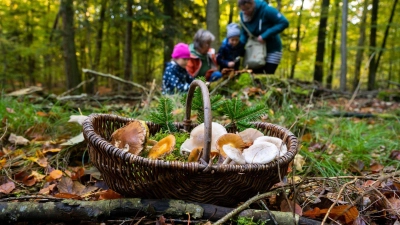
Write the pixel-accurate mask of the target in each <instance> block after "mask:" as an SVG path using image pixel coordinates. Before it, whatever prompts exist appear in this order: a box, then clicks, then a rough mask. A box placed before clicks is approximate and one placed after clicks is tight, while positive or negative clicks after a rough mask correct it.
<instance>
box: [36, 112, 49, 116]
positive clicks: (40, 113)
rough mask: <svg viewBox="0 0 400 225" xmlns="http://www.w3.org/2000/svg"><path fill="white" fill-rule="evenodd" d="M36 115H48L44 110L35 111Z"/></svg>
mask: <svg viewBox="0 0 400 225" xmlns="http://www.w3.org/2000/svg"><path fill="white" fill-rule="evenodd" d="M36 115H38V116H40V117H47V116H48V114H47V113H46V112H42V111H39V112H36Z"/></svg>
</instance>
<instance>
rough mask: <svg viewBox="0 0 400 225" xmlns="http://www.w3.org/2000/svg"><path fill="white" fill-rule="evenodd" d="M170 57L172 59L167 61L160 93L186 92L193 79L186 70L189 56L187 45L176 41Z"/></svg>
mask: <svg viewBox="0 0 400 225" xmlns="http://www.w3.org/2000/svg"><path fill="white" fill-rule="evenodd" d="M171 57H172V60H171V62H169V63H167V67H166V68H165V72H164V75H163V84H162V93H163V94H174V93H176V92H186V91H187V90H189V86H190V83H191V82H192V81H193V78H192V77H191V76H190V75H189V73H188V72H187V70H186V65H187V63H188V60H189V58H190V51H189V46H188V45H187V44H185V43H178V44H177V45H175V47H174V50H173V52H172V55H171Z"/></svg>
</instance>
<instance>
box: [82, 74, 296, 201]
mask: <svg viewBox="0 0 400 225" xmlns="http://www.w3.org/2000/svg"><path fill="white" fill-rule="evenodd" d="M197 86H198V87H200V88H201V91H202V95H203V105H204V121H205V137H206V138H205V145H204V146H205V147H204V151H205V154H203V158H202V159H203V160H202V161H203V162H209V154H207V153H209V152H210V146H211V132H212V131H211V107H210V99H209V93H208V89H207V87H206V86H205V84H204V83H203V82H201V81H197V80H195V81H194V82H192V84H191V86H190V89H189V92H188V97H187V100H186V105H187V108H186V119H185V121H184V123H176V124H175V125H176V126H177V128H178V129H179V130H180V129H185V130H187V131H191V129H192V128H194V127H195V126H196V124H191V121H190V120H189V119H188V118H190V113H191V102H192V98H193V93H194V90H195V89H196V87H197ZM131 120H133V119H131V118H124V117H119V116H115V115H109V114H92V115H90V116H89V117H88V118H87V119H86V121H85V122H84V123H83V134H84V136H85V139H86V141H87V142H88V144H89V154H90V160H91V161H92V163H93V164H94V165H95V166H96V167H97V168H98V169H99V170H100V172H101V173H102V175H103V178H104V180H105V182H106V183H107V185H108V186H109V187H110V188H111V189H113V190H115V191H117V192H118V193H120V194H123V195H124V196H126V197H140V198H153V199H161V198H169V199H182V200H187V201H195V202H201V203H210V204H216V205H221V206H234V205H235V204H237V203H239V202H241V201H246V200H247V199H249V198H251V197H253V196H254V195H256V194H257V193H263V192H265V191H268V190H269V189H270V188H271V186H272V185H273V184H275V183H278V182H279V180H280V179H279V177H283V176H285V175H286V174H287V169H288V165H289V163H290V162H291V161H292V160H293V159H294V156H295V155H296V153H297V151H298V148H297V138H296V137H295V136H294V135H293V133H291V132H290V131H289V130H287V129H285V128H283V127H280V126H277V125H274V124H270V123H263V122H256V123H254V125H255V127H256V128H257V129H258V130H260V131H261V132H263V133H264V134H265V135H269V136H274V137H278V138H281V139H283V140H284V143H285V144H286V145H287V147H288V152H287V153H286V154H285V155H284V156H282V157H280V158H279V159H278V160H274V161H272V162H270V163H268V164H265V165H259V164H245V165H229V164H228V165H215V164H211V163H208V164H207V163H197V162H196V163H194V162H191V163H188V162H179V161H163V160H152V159H148V158H143V157H140V156H136V155H133V154H131V153H129V152H126V151H123V150H121V149H119V148H116V147H114V146H112V145H111V144H110V142H109V141H110V139H111V134H112V133H113V132H114V131H115V130H116V129H118V128H120V127H122V126H124V125H125V124H127V123H128V122H129V121H131ZM147 125H148V127H149V131H150V134H155V133H156V132H158V131H159V130H160V127H159V126H158V125H157V124H154V123H151V122H147ZM228 132H235V131H233V130H231V131H229V130H228ZM279 171H280V172H279Z"/></svg>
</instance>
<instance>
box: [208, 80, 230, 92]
mask: <svg viewBox="0 0 400 225" xmlns="http://www.w3.org/2000/svg"><path fill="white" fill-rule="evenodd" d="M230 80H231V77H230V76H229V77H228V78H227V79H226V80H224V81H222V82H220V83H219V84H218V85H217V86H215V88H214V89H213V90H212V91H211V92H210V95H213V94H214V92H216V91H217V90H218V88H220V87H222V86H224V85H225V84H227V83H228V82H229V81H230Z"/></svg>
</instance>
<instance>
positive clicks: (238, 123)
mask: <svg viewBox="0 0 400 225" xmlns="http://www.w3.org/2000/svg"><path fill="white" fill-rule="evenodd" d="M222 111H223V112H225V114H226V115H227V116H228V117H229V119H230V120H231V122H230V123H229V124H227V125H226V127H227V128H231V127H232V128H234V129H235V130H239V131H241V130H244V129H246V128H249V127H252V125H251V124H250V122H253V121H257V120H259V119H260V117H261V116H263V115H265V114H267V113H268V110H267V108H266V107H265V106H264V105H262V104H257V105H255V106H250V107H248V106H246V105H245V104H244V103H243V102H242V101H241V100H240V99H237V98H235V99H230V100H226V101H224V103H223V104H222Z"/></svg>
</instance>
